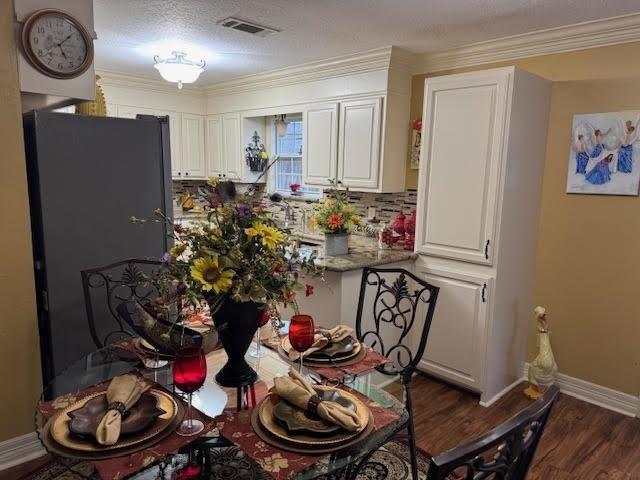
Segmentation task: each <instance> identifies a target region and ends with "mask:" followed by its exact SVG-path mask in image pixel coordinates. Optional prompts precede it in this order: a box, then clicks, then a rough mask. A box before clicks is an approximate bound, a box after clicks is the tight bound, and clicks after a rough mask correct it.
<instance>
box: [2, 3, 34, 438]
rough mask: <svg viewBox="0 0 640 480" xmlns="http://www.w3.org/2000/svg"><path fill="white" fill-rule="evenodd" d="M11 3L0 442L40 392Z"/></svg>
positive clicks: (20, 426)
mask: <svg viewBox="0 0 640 480" xmlns="http://www.w3.org/2000/svg"><path fill="white" fill-rule="evenodd" d="M12 3H13V2H10V1H2V2H0V145H2V154H1V155H0V212H1V216H0V225H2V228H1V230H0V231H1V232H2V234H1V235H0V379H2V388H0V405H1V406H2V413H1V414H0V441H2V440H5V439H7V438H11V437H15V436H17V435H21V434H24V433H27V432H29V431H33V406H34V404H35V401H36V399H37V397H38V395H39V392H40V390H41V380H40V354H39V345H38V333H37V322H36V312H35V303H34V286H33V264H32V253H31V233H30V224H29V204H28V199H27V180H26V171H25V159H24V146H23V142H22V120H21V115H20V111H21V106H20V91H19V87H18V73H17V64H16V54H15V52H16V50H15V45H14V39H13V12H12Z"/></svg>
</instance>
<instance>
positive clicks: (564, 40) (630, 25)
mask: <svg viewBox="0 0 640 480" xmlns="http://www.w3.org/2000/svg"><path fill="white" fill-rule="evenodd" d="M637 41H640V13H634V14H630V15H623V16H619V17H612V18H606V19H602V20H594V21H590V22H584V23H577V24H574V25H566V26H562V27H555V28H550V29H546V30H537V31H534V32H529V33H523V34H520V35H513V36H509V37H503V38H498V39H495V40H488V41H485V42H478V43H472V44H469V45H465V46H462V47H458V48H452V49H449V50H445V51H441V52H432V53H429V52H427V53H425V54H423V55H421V56H420V57H419V59H418V61H417V62H416V65H415V68H414V73H416V74H418V73H427V72H437V71H441V70H449V69H454V68H462V67H471V66H475V65H483V64H487V63H495V62H504V61H509V60H517V59H519V58H526V57H536V56H540V55H549V54H554V53H564V52H572V51H576V50H585V49H588V48H597V47H606V46H609V45H617V44H621V43H630V42H637Z"/></svg>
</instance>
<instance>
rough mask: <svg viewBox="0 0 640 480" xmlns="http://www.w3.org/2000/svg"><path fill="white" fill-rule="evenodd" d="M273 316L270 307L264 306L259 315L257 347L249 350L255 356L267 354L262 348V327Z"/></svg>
mask: <svg viewBox="0 0 640 480" xmlns="http://www.w3.org/2000/svg"><path fill="white" fill-rule="evenodd" d="M270 318H271V311H270V310H269V307H268V306H266V307H264V309H263V310H262V313H260V316H259V317H258V329H257V330H256V348H254V349H253V350H251V352H249V355H251V356H252V357H254V358H262V357H264V356H265V355H266V353H265V352H264V351H263V350H261V349H260V346H261V345H260V344H261V342H260V328H261V327H264V326H265V325H266V324H267V323H269V319H270Z"/></svg>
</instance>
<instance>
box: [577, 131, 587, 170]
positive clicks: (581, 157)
mask: <svg viewBox="0 0 640 480" xmlns="http://www.w3.org/2000/svg"><path fill="white" fill-rule="evenodd" d="M576 151H577V152H578V153H576V173H582V174H583V175H584V174H585V173H587V163H589V154H588V153H587V145H586V144H585V143H584V135H578V141H577V142H576Z"/></svg>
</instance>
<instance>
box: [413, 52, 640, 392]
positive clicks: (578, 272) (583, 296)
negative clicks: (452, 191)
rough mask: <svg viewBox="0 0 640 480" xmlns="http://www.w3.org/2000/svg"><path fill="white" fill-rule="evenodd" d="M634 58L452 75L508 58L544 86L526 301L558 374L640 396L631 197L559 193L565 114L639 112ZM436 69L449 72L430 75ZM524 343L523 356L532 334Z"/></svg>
mask: <svg viewBox="0 0 640 480" xmlns="http://www.w3.org/2000/svg"><path fill="white" fill-rule="evenodd" d="M639 56H640V43H633V44H627V45H618V46H613V47H604V48H598V49H591V50H582V51H579V52H572V53H565V54H557V55H546V56H541V57H534V58H527V59H523V60H518V61H514V62H506V63H500V64H494V65H484V66H482V67H476V68H473V69H464V70H462V69H461V70H457V71H455V73H458V72H461V71H466V70H478V69H484V68H491V67H496V66H504V65H514V64H515V65H517V66H519V67H521V68H523V69H525V70H528V71H530V72H532V73H535V74H537V75H540V76H542V77H544V78H547V79H550V80H552V81H553V82H554V83H553V88H552V95H551V111H550V119H549V130H548V137H547V149H546V158H545V159H544V162H545V170H544V180H543V190H542V205H541V212H540V228H539V234H538V250H537V256H536V269H535V274H534V287H533V304H532V307H533V306H534V305H536V304H540V305H545V306H547V308H548V311H549V314H550V319H551V321H552V331H553V336H552V342H553V347H554V350H555V354H556V360H557V362H558V365H559V368H560V371H562V372H563V373H565V374H567V375H571V376H574V377H577V378H581V379H584V380H587V381H590V382H594V383H597V384H599V385H604V386H607V387H610V388H614V389H616V390H620V391H623V392H626V393H630V394H633V395H638V394H639V393H640V347H639V344H640V301H639V300H640V296H638V294H637V292H638V288H639V286H640V255H638V253H637V249H638V242H639V241H640V198H638V197H616V196H595V195H567V194H566V193H565V191H566V181H567V161H568V155H569V142H570V138H571V123H572V119H573V115H574V114H577V113H593V112H611V111H619V110H640V62H637V61H636V60H635V59H637V58H639ZM446 73H454V72H438V73H437V75H441V74H446ZM425 77H426V75H418V76H415V77H414V78H413V94H412V100H411V118H412V119H414V118H417V117H419V116H420V115H421V114H422V100H423V92H424V78H425ZM407 168H408V167H407ZM416 185H417V171H416V170H410V169H408V173H407V186H408V187H413V188H415V186H416ZM532 333H533V330H532ZM529 344H530V357H531V358H533V356H534V352H535V336H534V335H531V338H530V341H529Z"/></svg>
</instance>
